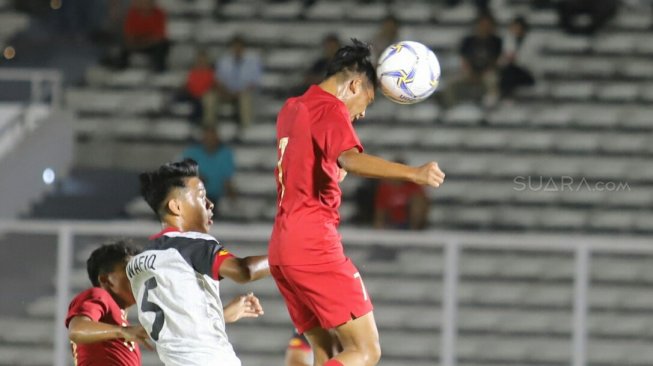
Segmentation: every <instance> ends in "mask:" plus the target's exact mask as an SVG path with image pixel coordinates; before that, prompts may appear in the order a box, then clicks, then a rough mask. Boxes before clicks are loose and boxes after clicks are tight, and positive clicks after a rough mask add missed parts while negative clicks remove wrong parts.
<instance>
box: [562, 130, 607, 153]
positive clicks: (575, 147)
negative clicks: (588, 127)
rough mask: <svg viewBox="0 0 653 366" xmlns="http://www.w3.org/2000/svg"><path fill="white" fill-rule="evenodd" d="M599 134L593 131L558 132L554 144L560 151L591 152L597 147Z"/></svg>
mask: <svg viewBox="0 0 653 366" xmlns="http://www.w3.org/2000/svg"><path fill="white" fill-rule="evenodd" d="M599 140H600V135H598V134H595V133H574V132H564V133H559V134H558V135H557V136H556V137H555V139H554V141H555V142H554V145H555V148H556V149H557V150H560V151H574V152H593V151H596V150H597V149H598V148H599Z"/></svg>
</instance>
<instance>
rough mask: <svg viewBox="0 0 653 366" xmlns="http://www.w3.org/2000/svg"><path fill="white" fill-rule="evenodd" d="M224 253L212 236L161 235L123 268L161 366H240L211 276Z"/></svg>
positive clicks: (215, 282) (191, 234)
mask: <svg viewBox="0 0 653 366" xmlns="http://www.w3.org/2000/svg"><path fill="white" fill-rule="evenodd" d="M225 253H228V252H226V251H224V250H223V248H222V246H221V245H220V243H218V241H217V240H216V239H215V238H214V237H212V236H211V235H208V234H202V233H197V232H184V233H182V232H176V231H175V232H164V233H163V235H160V236H158V237H156V238H155V239H153V241H152V243H151V245H150V246H148V247H147V248H146V249H145V250H144V251H143V252H142V253H141V254H139V255H137V256H134V257H133V258H132V259H131V260H130V261H129V263H128V264H127V277H128V278H129V281H130V282H131V287H132V291H133V293H134V297H135V298H136V303H137V306H138V320H139V321H140V323H141V324H142V325H143V327H144V328H145V329H146V330H147V332H148V333H149V334H150V337H151V338H152V339H153V340H154V341H155V343H156V348H157V353H158V354H159V358H160V359H161V361H163V363H164V364H165V365H167V366H171V365H184V366H188V365H190V366H192V365H197V366H207V365H216V366H240V360H239V359H238V357H236V354H235V353H234V350H233V347H232V346H231V344H230V343H229V340H228V339H227V333H226V332H225V323H224V314H223V309H222V301H221V300H220V284H219V282H218V281H217V280H215V279H214V277H217V276H216V274H215V273H213V270H214V263H216V258H217V257H219V256H221V255H224V254H225ZM212 275H213V276H212Z"/></svg>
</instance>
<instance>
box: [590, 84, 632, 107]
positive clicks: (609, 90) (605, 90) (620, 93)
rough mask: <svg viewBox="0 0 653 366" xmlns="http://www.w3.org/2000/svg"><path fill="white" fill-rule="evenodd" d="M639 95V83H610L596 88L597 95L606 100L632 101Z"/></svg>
mask: <svg viewBox="0 0 653 366" xmlns="http://www.w3.org/2000/svg"><path fill="white" fill-rule="evenodd" d="M638 96H639V85H637V84H633V83H611V84H607V85H602V86H600V87H599V88H598V91H597V97H598V98H599V100H604V101H606V102H632V101H634V100H636V99H637V98H638Z"/></svg>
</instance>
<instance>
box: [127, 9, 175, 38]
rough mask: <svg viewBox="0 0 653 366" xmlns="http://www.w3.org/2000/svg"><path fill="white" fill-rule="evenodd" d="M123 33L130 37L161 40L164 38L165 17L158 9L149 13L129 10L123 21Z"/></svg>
mask: <svg viewBox="0 0 653 366" xmlns="http://www.w3.org/2000/svg"><path fill="white" fill-rule="evenodd" d="M124 32H125V35H127V36H131V37H137V38H144V39H149V40H162V39H164V38H166V15H165V13H164V12H163V10H161V9H159V8H154V9H152V11H150V12H143V11H141V10H139V9H136V8H130V9H129V11H128V12H127V18H126V19H125V29H124Z"/></svg>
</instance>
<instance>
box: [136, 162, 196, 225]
mask: <svg viewBox="0 0 653 366" xmlns="http://www.w3.org/2000/svg"><path fill="white" fill-rule="evenodd" d="M192 177H199V169H198V167H197V162H195V160H193V159H184V160H183V161H178V162H174V163H166V164H164V165H161V166H160V167H159V169H157V170H155V171H153V172H146V173H142V174H141V175H140V176H139V178H140V181H141V195H142V196H143V198H144V199H145V202H147V204H148V205H150V207H151V208H152V210H153V211H154V213H155V214H156V215H157V216H158V217H159V218H161V209H162V207H161V206H162V205H163V204H164V201H165V199H166V197H168V194H169V193H170V191H171V190H172V189H173V188H178V187H182V188H183V187H186V181H185V180H186V178H192Z"/></svg>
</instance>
